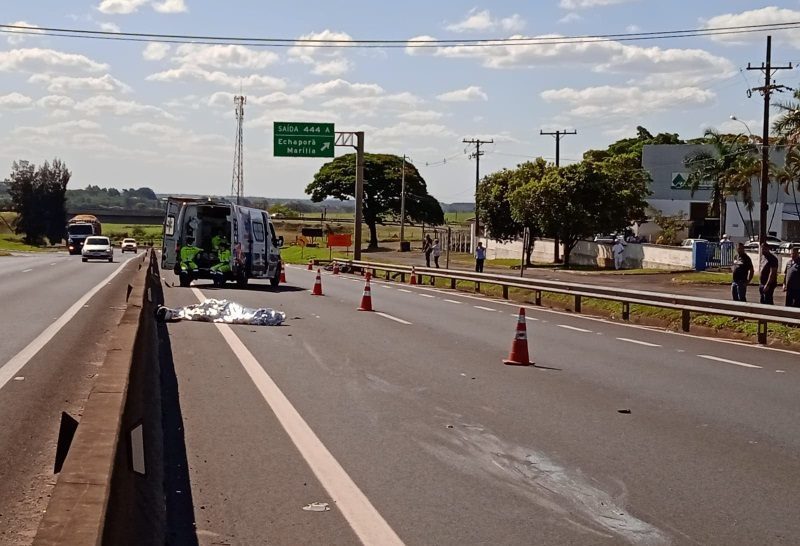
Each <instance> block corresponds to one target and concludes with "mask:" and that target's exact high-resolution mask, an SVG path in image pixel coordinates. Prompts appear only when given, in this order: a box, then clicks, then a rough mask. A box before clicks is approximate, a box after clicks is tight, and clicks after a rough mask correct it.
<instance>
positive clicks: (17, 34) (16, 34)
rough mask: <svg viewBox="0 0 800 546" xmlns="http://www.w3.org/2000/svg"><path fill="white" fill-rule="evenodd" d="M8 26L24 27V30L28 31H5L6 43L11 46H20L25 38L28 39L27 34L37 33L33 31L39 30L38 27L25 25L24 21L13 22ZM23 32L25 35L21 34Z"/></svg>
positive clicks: (10, 29)
mask: <svg viewBox="0 0 800 546" xmlns="http://www.w3.org/2000/svg"><path fill="white" fill-rule="evenodd" d="M10 24H11V25H13V26H15V27H25V28H26V29H30V30H21V29H13V28H9V29H5V30H6V32H7V35H8V38H7V40H8V43H9V44H11V45H19V44H21V43H22V42H24V41H25V40H26V39H27V38H29V37H30V34H29V33H31V32H37V31H36V30H35V29H37V28H39V26H38V25H33V24H31V23H27V22H25V21H15V22H13V23H10ZM23 32H24V33H25V34H22V33H23Z"/></svg>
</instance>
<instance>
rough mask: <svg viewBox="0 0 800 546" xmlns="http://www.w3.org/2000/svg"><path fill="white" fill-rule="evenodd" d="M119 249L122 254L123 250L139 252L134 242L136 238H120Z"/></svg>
mask: <svg viewBox="0 0 800 546" xmlns="http://www.w3.org/2000/svg"><path fill="white" fill-rule="evenodd" d="M120 251H121V252H122V253H123V254H124V253H125V252H133V253H134V254H137V253H138V252H139V247H138V245H137V244H136V239H132V238H130V237H129V238H127V239H123V240H122V244H121V245H120Z"/></svg>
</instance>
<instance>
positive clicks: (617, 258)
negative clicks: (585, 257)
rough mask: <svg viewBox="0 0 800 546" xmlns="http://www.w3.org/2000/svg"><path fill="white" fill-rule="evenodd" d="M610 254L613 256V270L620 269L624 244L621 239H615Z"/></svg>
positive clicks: (623, 260) (623, 257)
mask: <svg viewBox="0 0 800 546" xmlns="http://www.w3.org/2000/svg"><path fill="white" fill-rule="evenodd" d="M611 253H612V254H614V269H622V264H623V263H624V262H625V256H624V255H625V243H623V242H622V239H619V238H618V239H617V242H616V243H614V246H613V247H612V248H611Z"/></svg>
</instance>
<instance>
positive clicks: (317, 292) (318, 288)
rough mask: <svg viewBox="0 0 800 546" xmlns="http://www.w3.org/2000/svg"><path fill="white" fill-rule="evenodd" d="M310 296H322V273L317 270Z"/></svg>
mask: <svg viewBox="0 0 800 546" xmlns="http://www.w3.org/2000/svg"><path fill="white" fill-rule="evenodd" d="M311 295H312V296H322V295H323V294H322V273H321V272H320V270H319V269H317V280H316V281H314V290H312V291H311Z"/></svg>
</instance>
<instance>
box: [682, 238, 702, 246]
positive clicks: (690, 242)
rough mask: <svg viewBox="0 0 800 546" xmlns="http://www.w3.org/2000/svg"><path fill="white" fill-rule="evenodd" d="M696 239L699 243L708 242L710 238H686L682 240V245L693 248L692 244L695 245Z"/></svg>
mask: <svg viewBox="0 0 800 546" xmlns="http://www.w3.org/2000/svg"><path fill="white" fill-rule="evenodd" d="M695 241H697V242H698V243H707V242H708V239H684V240H683V241H682V242H681V246H682V247H688V248H692V246H693V245H694V243H695Z"/></svg>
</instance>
